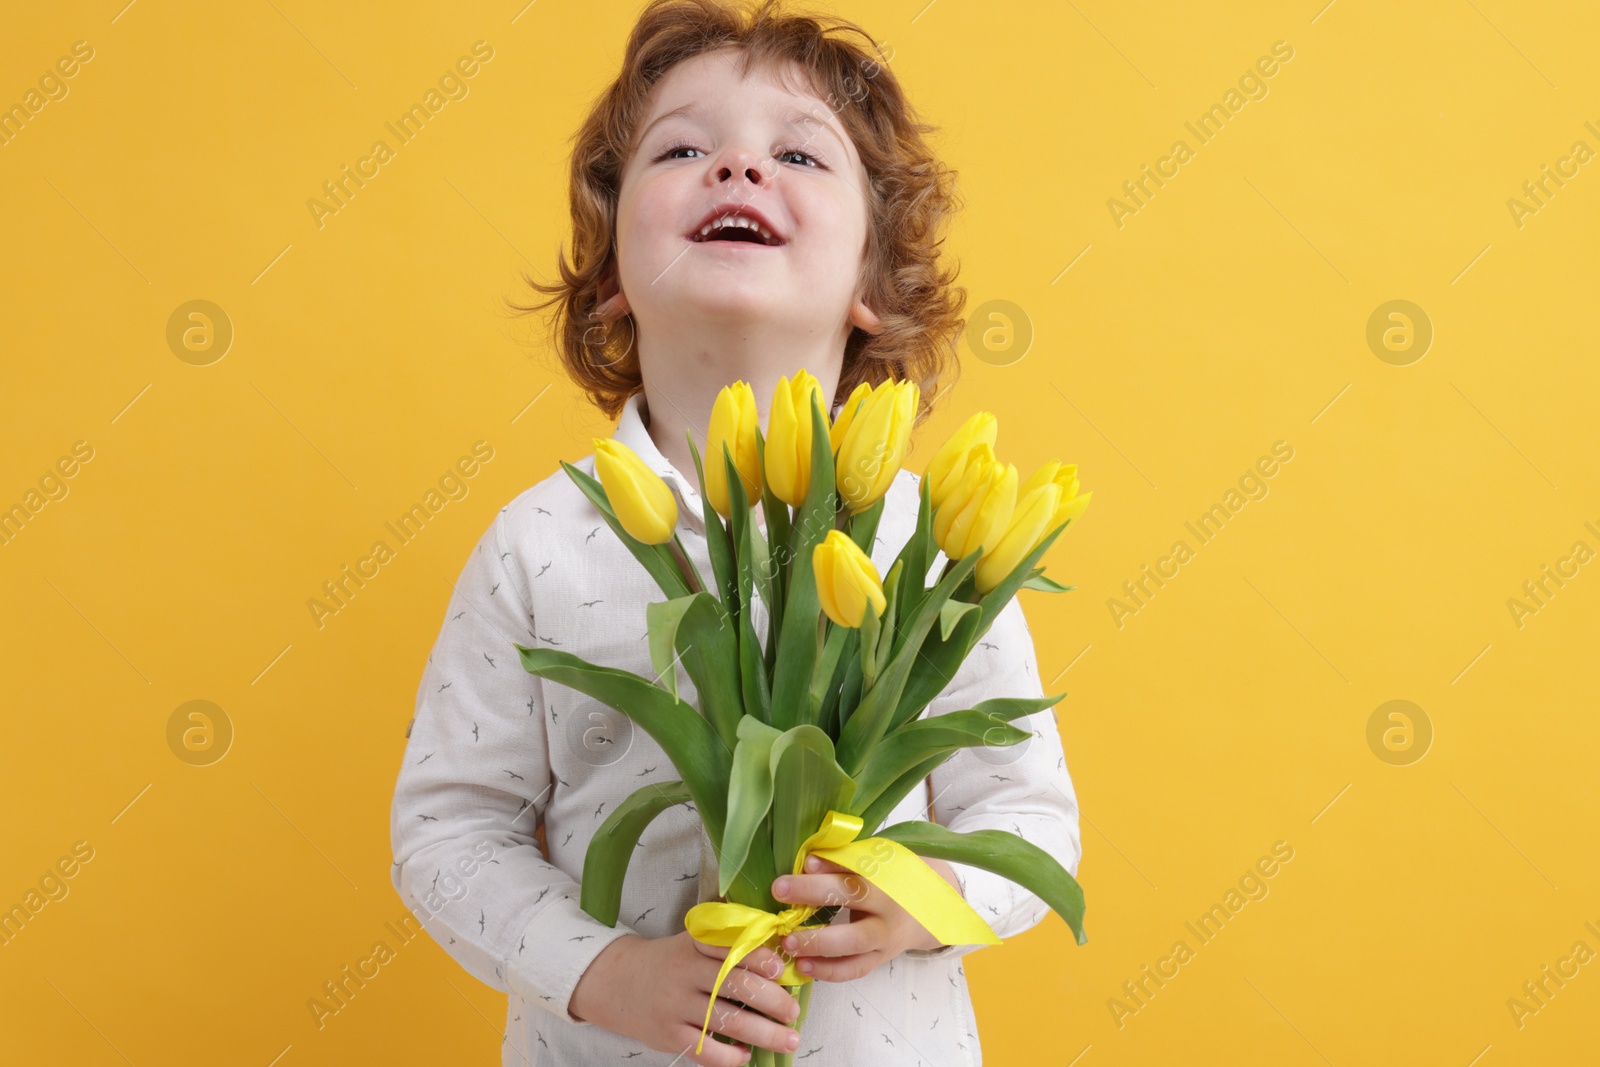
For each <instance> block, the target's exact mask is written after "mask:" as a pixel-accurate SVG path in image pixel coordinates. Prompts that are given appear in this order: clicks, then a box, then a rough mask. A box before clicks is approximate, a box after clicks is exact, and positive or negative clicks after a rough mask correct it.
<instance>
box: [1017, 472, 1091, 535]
mask: <svg viewBox="0 0 1600 1067" xmlns="http://www.w3.org/2000/svg"><path fill="white" fill-rule="evenodd" d="M1052 482H1053V483H1055V484H1056V485H1059V486H1060V487H1061V500H1060V502H1059V503H1058V504H1057V505H1056V510H1055V514H1053V515H1052V516H1051V517H1050V524H1049V525H1048V526H1047V527H1045V532H1046V533H1049V532H1050V531H1051V530H1054V529H1055V528H1056V527H1057V526H1060V525H1061V524H1062V523H1064V522H1068V521H1070V520H1072V519H1075V518H1077V517H1078V516H1079V515H1082V514H1083V510H1084V508H1087V507H1088V506H1089V498H1090V497H1092V496H1094V494H1093V493H1084V494H1083V495H1081V496H1080V495H1079V494H1078V465H1077V464H1076V463H1068V464H1066V465H1064V466H1063V465H1062V463H1061V462H1060V461H1059V460H1051V461H1050V462H1049V463H1046V464H1045V465H1044V466H1042V467H1040V468H1039V469H1038V470H1036V471H1034V472H1033V476H1032V477H1031V478H1029V479H1028V480H1027V482H1026V483H1024V485H1023V486H1022V488H1021V489H1018V490H1017V496H1018V498H1021V497H1024V496H1027V495H1028V494H1029V493H1030V492H1032V491H1033V490H1034V489H1037V488H1038V487H1039V486H1041V485H1048V484H1050V483H1052Z"/></svg>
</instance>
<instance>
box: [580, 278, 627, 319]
mask: <svg viewBox="0 0 1600 1067" xmlns="http://www.w3.org/2000/svg"><path fill="white" fill-rule="evenodd" d="M616 277H617V276H616V272H615V271H612V272H611V273H610V274H608V275H607V276H606V277H605V279H604V280H603V281H601V283H600V289H599V293H598V295H599V297H600V298H601V299H600V301H599V303H597V304H596V305H595V307H594V310H593V311H591V312H590V313H589V317H590V318H594V319H599V320H600V321H601V322H613V321H615V320H616V319H620V318H622V316H624V315H626V314H628V313H629V312H630V311H632V310H633V309H632V308H631V307H630V306H629V305H628V294H627V293H624V292H623V291H622V287H621V286H619V285H618V284H617V281H616Z"/></svg>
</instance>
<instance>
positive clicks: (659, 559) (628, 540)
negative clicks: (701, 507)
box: [561, 460, 689, 598]
mask: <svg viewBox="0 0 1600 1067" xmlns="http://www.w3.org/2000/svg"><path fill="white" fill-rule="evenodd" d="M561 469H562V470H564V471H566V472H567V476H568V477H569V478H571V479H572V480H573V482H575V483H576V484H577V486H578V488H579V489H580V490H582V491H583V495H584V496H586V497H588V498H589V502H590V503H592V504H593V505H594V506H595V508H596V509H597V510H598V511H599V512H600V517H601V518H602V519H604V520H605V522H606V525H607V526H609V527H611V532H612V533H614V534H616V535H617V538H618V540H620V541H621V542H622V544H623V546H624V547H626V548H627V550H628V551H629V552H631V553H633V558H634V559H637V560H638V561H639V562H640V563H642V564H644V568H645V570H647V571H649V572H650V577H652V578H654V579H655V580H656V584H657V585H659V586H660V587H661V591H662V592H664V593H666V594H667V596H668V598H671V597H677V596H684V595H685V594H687V593H688V592H689V582H688V580H687V579H685V578H684V576H683V572H682V571H680V570H679V569H678V563H677V560H675V559H673V558H672V553H671V551H669V550H668V549H667V546H666V545H647V544H645V543H644V542H643V541H639V540H636V539H635V538H634V536H633V535H632V534H630V533H629V532H628V531H627V530H625V529H623V528H622V522H621V521H620V520H619V519H618V518H617V513H616V512H615V511H614V510H612V507H611V500H610V498H609V497H607V496H606V489H605V486H603V485H601V484H600V482H599V480H598V479H596V478H594V477H593V476H591V475H589V474H585V473H584V472H583V471H581V470H579V469H578V468H577V467H575V466H573V465H572V464H571V463H568V462H567V461H566V460H562V461H561Z"/></svg>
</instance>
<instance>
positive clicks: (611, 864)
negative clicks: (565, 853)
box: [578, 782, 690, 927]
mask: <svg viewBox="0 0 1600 1067" xmlns="http://www.w3.org/2000/svg"><path fill="white" fill-rule="evenodd" d="M689 800H690V796H689V789H688V787H687V786H685V785H684V784H683V783H682V782H656V783H654V784H653V785H647V786H645V787H643V788H642V789H639V790H636V791H635V792H634V793H633V795H632V796H630V797H628V799H627V800H624V801H623V802H622V803H621V804H619V805H617V808H616V810H615V811H613V812H612V813H611V814H610V815H608V816H606V820H605V822H603V823H601V824H600V829H598V830H596V831H595V834H594V837H592V838H590V839H589V848H588V851H586V852H585V853H584V854H583V883H582V885H581V886H580V887H579V895H578V903H579V905H580V906H582V908H583V910H584V911H586V912H588V913H589V914H590V915H592V916H594V917H595V918H596V919H599V920H600V921H601V922H603V923H605V924H606V925H607V926H613V927H614V926H616V925H617V909H618V908H620V907H621V906H622V882H623V879H624V877H625V876H626V875H627V873H628V862H629V861H630V860H632V859H633V853H634V850H635V849H636V848H638V847H639V838H640V836H642V835H643V834H644V831H645V827H647V826H649V825H650V823H651V822H652V821H654V819H655V817H656V816H657V815H660V814H661V813H662V812H663V811H666V810H667V809H668V808H670V807H673V806H674V805H677V804H687V803H688V802H689Z"/></svg>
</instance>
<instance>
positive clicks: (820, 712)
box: [811, 626, 861, 737]
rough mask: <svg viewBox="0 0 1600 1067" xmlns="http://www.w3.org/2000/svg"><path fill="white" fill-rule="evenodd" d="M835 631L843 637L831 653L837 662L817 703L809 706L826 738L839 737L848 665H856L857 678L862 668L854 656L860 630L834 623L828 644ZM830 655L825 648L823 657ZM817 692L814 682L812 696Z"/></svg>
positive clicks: (858, 659) (812, 715)
mask: <svg viewBox="0 0 1600 1067" xmlns="http://www.w3.org/2000/svg"><path fill="white" fill-rule="evenodd" d="M836 634H842V635H843V637H844V639H843V641H842V642H841V647H839V649H838V652H837V653H836V654H834V655H835V658H836V663H835V665H834V667H833V670H832V671H831V672H830V677H829V678H828V679H827V680H826V681H825V682H824V683H823V684H822V689H821V692H822V697H821V703H820V704H819V703H817V702H816V701H815V700H813V702H812V705H811V709H812V710H811V718H812V721H813V722H815V723H816V724H817V725H818V726H819V727H821V728H822V731H823V732H824V733H826V734H827V735H828V736H829V737H838V736H839V726H840V723H839V698H840V695H841V693H842V692H843V689H844V684H845V679H846V678H847V677H848V676H849V673H850V668H851V667H854V668H855V670H856V677H857V678H859V677H860V671H861V658H860V657H859V656H857V655H856V649H857V646H858V645H859V643H860V641H861V631H860V630H853V629H851V628H849V627H848V626H835V627H834V628H833V629H832V630H831V631H830V632H829V634H828V641H829V643H830V644H831V643H832V642H833V640H834V635H836ZM829 654H830V653H829V652H828V650H827V649H826V648H825V649H824V650H823V656H824V657H826V656H828V655H829ZM816 693H817V690H816V683H815V682H813V688H812V695H813V697H815V696H816Z"/></svg>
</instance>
